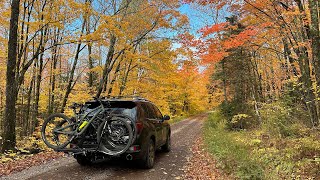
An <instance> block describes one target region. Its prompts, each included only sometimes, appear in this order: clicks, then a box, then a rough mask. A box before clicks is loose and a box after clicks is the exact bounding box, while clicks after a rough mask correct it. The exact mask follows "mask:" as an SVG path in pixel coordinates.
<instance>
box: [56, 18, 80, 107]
mask: <svg viewBox="0 0 320 180" xmlns="http://www.w3.org/2000/svg"><path fill="white" fill-rule="evenodd" d="M85 25H86V20H84V21H83V23H82V28H81V34H82V33H83V32H84V29H85ZM81 36H82V35H80V38H81ZM81 45H82V43H81V42H79V43H78V46H77V50H76V55H75V57H74V61H73V64H72V67H71V71H70V76H69V80H68V86H67V89H66V93H65V95H64V98H63V100H62V105H61V109H60V112H62V113H63V112H64V108H65V107H66V105H67V101H68V97H69V94H70V93H71V90H72V87H73V86H74V83H76V82H74V79H73V77H74V73H75V70H76V67H77V64H78V60H79V55H80V52H81V51H82V50H83V49H84V48H85V46H84V47H82V48H81Z"/></svg>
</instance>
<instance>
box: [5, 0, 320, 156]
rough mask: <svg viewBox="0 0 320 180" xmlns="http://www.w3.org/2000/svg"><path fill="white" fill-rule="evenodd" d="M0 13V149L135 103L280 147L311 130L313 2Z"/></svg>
mask: <svg viewBox="0 0 320 180" xmlns="http://www.w3.org/2000/svg"><path fill="white" fill-rule="evenodd" d="M0 6H1V7H2V8H1V9H0V14H1V15H0V22H1V23H0V68H1V71H0V76H1V77H2V78H1V79H0V84H1V85H0V132H1V133H2V136H1V139H0V142H1V143H2V145H1V149H2V150H8V149H14V147H15V146H16V142H17V141H18V140H19V139H22V138H23V137H32V138H36V135H35V134H36V133H37V132H38V131H39V125H40V124H41V122H43V119H45V118H46V117H47V116H48V115H49V114H52V113H55V112H65V113H66V114H70V115H71V111H70V109H68V106H69V105H70V104H71V103H73V102H79V103H83V102H86V101H88V100H90V99H91V98H92V97H112V96H141V97H145V98H147V99H149V100H151V101H153V102H154V103H155V104H157V105H158V106H159V108H160V109H161V111H162V112H163V113H164V114H170V115H171V116H173V117H179V116H188V115H190V114H196V113H200V112H207V111H210V110H213V109H215V108H217V107H219V109H220V111H221V113H222V114H223V115H224V116H225V117H226V119H227V127H228V128H229V129H231V130H241V129H250V128H257V127H259V128H262V129H264V130H265V131H266V132H269V133H271V134H274V135H275V136H278V137H284V136H288V135H290V133H291V130H292V129H291V130H290V128H292V127H296V126H299V127H300V128H298V129H295V130H292V131H295V132H296V131H299V129H304V130H306V131H307V130H308V131H309V130H310V131H313V130H315V129H319V123H320V104H319V103H320V102H319V100H320V96H319V95H320V30H319V22H320V18H319V17H320V12H319V11H320V2H319V0H280V1H278V0H243V1H239V0H223V1H222V0H221V1H220V0H182V1H181V0H152V1H147V0H110V1H109V0H55V1H52V0H1V1H0ZM276 113H278V114H276ZM318 150H319V149H318ZM318 153H319V151H318Z"/></svg>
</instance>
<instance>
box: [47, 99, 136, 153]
mask: <svg viewBox="0 0 320 180" xmlns="http://www.w3.org/2000/svg"><path fill="white" fill-rule="evenodd" d="M129 106H130V105H129ZM70 108H72V109H73V111H74V113H75V116H74V117H72V118H68V117H67V116H66V115H64V114H61V113H57V114H52V115H51V116H49V117H48V119H47V120H46V121H45V122H44V123H43V125H42V129H41V136H42V139H43V141H44V142H45V144H46V145H47V146H48V147H50V148H52V149H54V150H55V151H58V152H66V153H73V154H86V153H89V152H100V153H103V154H106V155H111V156H117V155H120V154H122V153H124V152H125V151H126V150H128V148H129V147H130V146H131V145H132V143H133V142H134V141H135V139H136V135H137V131H136V125H135V123H134V119H133V118H132V117H130V116H129V115H126V114H125V113H122V112H121V107H117V106H116V105H113V104H111V103H110V101H108V100H105V99H100V98H94V101H89V102H87V103H85V104H76V103H74V104H73V105H72V106H70ZM77 109H79V110H78V111H77ZM68 146H69V147H68Z"/></svg>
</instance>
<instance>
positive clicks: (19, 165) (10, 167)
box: [0, 152, 64, 177]
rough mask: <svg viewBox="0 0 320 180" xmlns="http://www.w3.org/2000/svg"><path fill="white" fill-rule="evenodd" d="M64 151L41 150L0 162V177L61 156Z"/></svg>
mask: <svg viewBox="0 0 320 180" xmlns="http://www.w3.org/2000/svg"><path fill="white" fill-rule="evenodd" d="M63 155H64V153H57V152H41V153H38V154H34V155H28V156H24V157H23V158H21V159H14V160H12V161H7V162H5V163H1V164H0V177H1V176H4V175H9V174H10V173H12V172H13V171H22V170H24V169H27V168H29V167H32V166H36V165H39V164H42V163H44V162H47V161H49V160H52V159H56V158H59V157H62V156H63Z"/></svg>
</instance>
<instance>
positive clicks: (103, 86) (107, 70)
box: [96, 35, 116, 97]
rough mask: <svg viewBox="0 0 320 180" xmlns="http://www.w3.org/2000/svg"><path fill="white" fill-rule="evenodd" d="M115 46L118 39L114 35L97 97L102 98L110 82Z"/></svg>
mask: <svg viewBox="0 0 320 180" xmlns="http://www.w3.org/2000/svg"><path fill="white" fill-rule="evenodd" d="M115 44H116V37H115V36H114V35H112V36H111V38H110V45H109V51H108V54H107V58H106V64H105V66H104V69H103V74H102V78H101V79H100V83H99V87H98V89H97V94H96V97H100V95H101V93H102V91H103V89H104V88H105V85H106V82H107V81H108V75H109V71H110V67H109V66H110V64H111V61H112V59H113V54H114V46H115Z"/></svg>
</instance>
